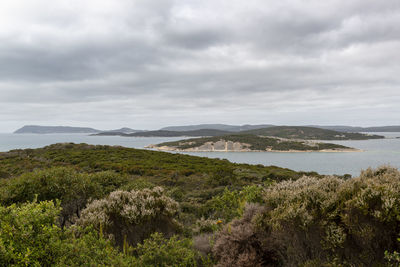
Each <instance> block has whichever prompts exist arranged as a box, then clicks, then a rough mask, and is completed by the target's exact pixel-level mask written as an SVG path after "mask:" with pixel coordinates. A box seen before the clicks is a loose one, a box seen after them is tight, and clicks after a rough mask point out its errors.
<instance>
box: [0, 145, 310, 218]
mask: <svg viewBox="0 0 400 267" xmlns="http://www.w3.org/2000/svg"><path fill="white" fill-rule="evenodd" d="M60 167H63V168H67V169H64V170H61V169H59V168H60ZM0 172H3V173H4V175H5V176H6V177H9V178H7V179H0V201H2V203H3V204H6V205H8V204H11V203H14V202H25V201H28V200H32V199H33V197H34V194H38V199H39V200H50V199H55V198H58V199H61V201H62V207H63V208H64V209H63V211H62V212H63V216H62V218H63V220H64V223H65V224H67V225H68V224H70V223H72V222H74V220H75V219H76V218H75V217H79V213H80V211H81V210H82V209H83V208H84V207H85V206H86V203H87V200H88V199H89V198H92V199H99V198H103V197H105V196H106V195H108V194H109V193H110V192H112V191H115V190H117V189H120V190H125V191H130V190H132V189H135V190H140V189H144V188H152V187H154V186H162V187H164V188H165V189H166V190H167V191H168V192H169V193H170V196H171V197H172V198H174V199H175V200H176V201H179V202H180V204H181V207H182V214H181V215H180V217H182V218H183V217H185V219H184V221H183V222H184V223H185V224H189V225H190V224H193V223H194V222H195V221H196V220H197V219H199V218H201V217H202V216H204V212H203V211H204V209H205V208H206V207H205V205H206V202H207V201H208V200H210V199H211V198H212V197H214V196H217V195H219V194H221V192H223V190H224V188H225V186H229V187H230V188H231V189H235V190H241V189H242V188H243V187H244V186H247V185H263V184H266V185H268V184H270V183H271V182H273V181H281V180H287V179H298V178H299V177H301V176H302V175H304V174H309V175H311V173H303V172H295V171H292V170H289V169H285V168H279V167H276V166H269V167H266V166H263V165H250V164H236V163H231V162H229V161H227V160H220V159H210V158H203V157H194V156H188V155H182V154H171V153H165V152H158V151H149V150H138V149H132V148H124V147H111V146H92V145H86V144H55V145H51V146H48V147H45V148H40V149H25V150H13V151H10V152H6V153H0ZM31 172H32V173H31ZM103 172H105V173H103ZM21 174H22V176H21V177H19V176H20V175H21ZM96 177H103V178H104V177H108V178H107V179H105V181H102V179H98V180H100V181H96V179H95V178H96ZM93 179H94V180H93ZM49 188H51V190H50V191H49ZM10 192H13V193H12V194H11V193H10ZM69 200H73V201H69ZM75 215H76V216H75Z"/></svg>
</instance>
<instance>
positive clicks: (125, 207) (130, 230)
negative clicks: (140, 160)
mask: <svg viewBox="0 0 400 267" xmlns="http://www.w3.org/2000/svg"><path fill="white" fill-rule="evenodd" d="M177 212H178V203H177V202H175V201H174V200H173V199H171V198H169V197H167V196H166V195H165V194H164V190H163V189H162V188H161V187H154V188H153V189H143V190H141V191H135V190H132V191H129V192H128V191H120V190H118V191H114V192H112V193H111V194H110V195H109V196H108V197H106V198H104V199H101V200H95V201H93V202H92V203H90V204H89V205H88V206H87V208H86V209H84V210H83V211H82V216H81V218H80V219H79V220H78V225H82V226H88V225H93V226H94V227H95V228H96V229H97V230H99V231H100V229H103V230H104V233H106V234H109V235H110V237H111V238H113V239H115V241H116V243H117V244H118V245H119V246H121V247H122V246H123V244H124V242H125V241H127V242H128V243H129V244H130V245H133V246H135V245H136V244H137V243H138V242H142V241H143V240H144V239H145V238H147V237H149V236H150V234H151V233H153V232H155V231H159V232H162V233H165V234H167V235H171V234H172V233H174V232H175V231H176V230H177V228H178V225H177V223H176V221H175V220H174V219H173V218H174V217H175V215H176V214H177Z"/></svg>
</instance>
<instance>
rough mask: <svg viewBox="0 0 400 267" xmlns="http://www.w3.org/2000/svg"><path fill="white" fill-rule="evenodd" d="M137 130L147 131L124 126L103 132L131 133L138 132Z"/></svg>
mask: <svg viewBox="0 0 400 267" xmlns="http://www.w3.org/2000/svg"><path fill="white" fill-rule="evenodd" d="M137 132H145V131H144V130H135V129H131V128H127V127H124V128H121V129H116V130H109V131H104V132H102V133H126V134H130V133H137Z"/></svg>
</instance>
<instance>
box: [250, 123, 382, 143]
mask: <svg viewBox="0 0 400 267" xmlns="http://www.w3.org/2000/svg"><path fill="white" fill-rule="evenodd" d="M242 133H244V134H255V135H262V136H274V137H281V138H287V139H303V140H367V139H380V138H384V136H380V135H369V134H362V133H350V132H338V131H333V130H326V129H321V128H315V127H305V126H274V127H268V128H263V129H255V130H249V131H244V132H242Z"/></svg>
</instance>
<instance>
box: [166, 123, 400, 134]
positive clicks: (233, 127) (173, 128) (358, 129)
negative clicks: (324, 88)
mask: <svg viewBox="0 0 400 267" xmlns="http://www.w3.org/2000/svg"><path fill="white" fill-rule="evenodd" d="M274 126H277V125H272V124H259V125H250V124H245V125H227V124H198V125H187V126H169V127H164V128H162V129H161V130H166V131H193V130H200V129H216V130H222V131H228V132H241V131H248V130H255V129H262V128H269V127H274ZM299 127H314V128H320V129H326V130H332V131H338V132H353V133H358V132H400V126H380V127H354V126H346V125H328V126H324V125H306V126H299Z"/></svg>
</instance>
